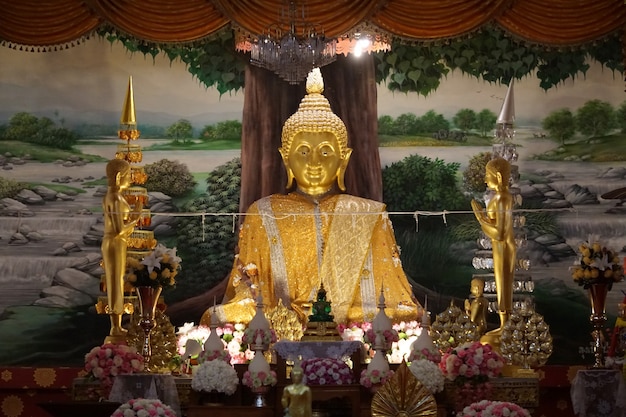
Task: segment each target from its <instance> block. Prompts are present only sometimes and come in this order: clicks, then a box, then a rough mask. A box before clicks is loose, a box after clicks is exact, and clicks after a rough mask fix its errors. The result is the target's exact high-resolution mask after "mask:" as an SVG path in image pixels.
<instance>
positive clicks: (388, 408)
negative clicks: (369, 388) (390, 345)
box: [372, 361, 437, 417]
mask: <svg viewBox="0 0 626 417" xmlns="http://www.w3.org/2000/svg"><path fill="white" fill-rule="evenodd" d="M436 415H437V402H436V401H435V397H434V396H433V394H432V393H431V392H430V391H429V390H428V389H427V388H426V387H424V385H422V383H421V382H420V381H419V380H418V379H417V378H415V376H414V375H413V374H412V373H411V371H410V370H409V367H408V366H407V365H406V362H404V361H403V362H402V364H400V366H399V367H398V370H397V371H396V372H395V374H394V375H393V376H392V377H391V378H390V379H389V380H388V381H387V382H386V383H385V385H383V386H382V387H381V388H380V389H379V390H378V391H377V392H376V394H375V395H374V398H372V417H418V416H421V417H428V416H436Z"/></svg>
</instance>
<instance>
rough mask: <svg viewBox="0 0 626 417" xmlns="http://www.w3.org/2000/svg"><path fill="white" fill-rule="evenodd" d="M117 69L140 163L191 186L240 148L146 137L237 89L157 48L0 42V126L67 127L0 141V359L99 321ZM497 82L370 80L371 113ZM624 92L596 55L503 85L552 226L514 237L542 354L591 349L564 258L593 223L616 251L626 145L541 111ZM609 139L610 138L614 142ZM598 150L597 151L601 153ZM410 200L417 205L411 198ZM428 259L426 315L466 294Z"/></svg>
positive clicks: (169, 226)
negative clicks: (574, 132)
mask: <svg viewBox="0 0 626 417" xmlns="http://www.w3.org/2000/svg"><path fill="white" fill-rule="evenodd" d="M129 76H132V77H133V84H134V94H135V106H136V110H137V120H138V123H139V128H140V130H141V131H142V139H140V141H139V142H138V143H139V144H140V145H141V146H142V148H143V149H144V160H143V162H142V163H143V164H144V165H146V164H151V163H154V162H156V161H160V160H163V159H169V160H175V161H178V162H180V163H181V164H183V165H185V166H186V167H187V168H188V170H189V171H190V172H191V173H192V175H193V180H195V182H196V186H195V190H196V191H197V192H198V193H202V192H203V191H204V189H205V188H206V185H205V182H204V181H205V179H206V178H207V175H209V173H210V172H212V171H213V170H215V169H216V168H217V167H221V166H223V165H224V164H226V163H228V162H230V161H233V159H234V158H236V157H237V156H238V155H239V151H238V150H237V149H226V150H211V151H198V150H192V149H191V148H190V147H189V146H187V147H185V146H182V147H181V150H171V149H168V150H150V149H148V148H149V147H150V146H152V145H155V144H157V145H162V144H163V143H167V142H169V139H163V138H164V137H165V136H167V134H168V132H167V129H168V127H171V126H172V125H173V124H175V123H176V122H179V121H180V120H182V119H184V120H186V121H188V122H189V125H191V127H192V129H193V133H194V137H198V135H199V134H200V132H201V131H202V130H203V129H204V128H205V127H206V126H207V125H215V124H217V123H219V122H224V121H230V120H241V111H242V100H243V98H242V94H241V93H239V94H232V95H231V94H226V95H224V96H221V97H220V96H219V94H218V93H217V92H216V91H214V90H212V89H206V88H204V87H203V86H202V85H200V84H199V83H198V82H197V81H196V80H194V79H193V78H192V76H191V75H190V74H189V73H188V72H186V70H185V68H184V65H183V64H181V63H178V62H172V63H170V62H169V61H168V60H167V59H165V58H163V57H156V58H155V59H154V61H152V60H151V59H146V58H144V57H143V56H133V55H131V54H128V53H127V52H125V51H124V50H123V49H122V47H119V46H110V45H109V44H107V43H104V42H101V41H98V40H91V41H88V42H87V43H85V44H83V45H80V46H77V47H75V48H72V49H69V50H65V51H61V52H55V53H26V52H18V51H13V50H10V49H0V125H1V126H3V127H2V129H7V126H8V125H9V123H10V121H11V120H12V119H13V118H14V117H15V115H16V114H19V115H20V117H24V118H28V117H30V118H32V120H34V121H35V122H36V123H39V124H44V125H46V126H47V127H46V128H48V127H50V128H51V129H53V130H54V129H57V130H54V132H56V133H55V134H56V135H57V136H58V137H64V136H63V135H64V134H67V132H66V130H67V131H70V132H73V134H75V135H76V137H75V138H74V139H78V142H77V144H76V145H74V146H73V147H72V149H73V150H74V152H70V153H68V152H60V151H59V152H58V153H55V152H53V151H50V150H49V149H48V148H46V147H45V146H41V145H31V144H29V145H20V147H18V148H13V147H12V148H11V149H8V148H9V142H2V141H0V150H1V151H2V152H0V153H1V155H0V177H1V178H2V180H3V182H2V186H3V187H13V186H14V184H15V183H16V182H21V183H26V184H28V187H27V188H28V189H27V190H24V191H22V190H21V189H20V190H18V191H19V193H16V194H17V195H16V196H15V197H14V198H12V199H3V200H2V201H0V211H1V216H0V283H1V285H2V287H1V288H2V289H1V291H0V363H2V364H6V365H76V364H78V365H80V364H82V357H83V355H84V354H85V352H87V351H88V350H89V349H90V348H91V347H92V346H94V345H96V344H100V343H101V342H102V340H103V338H104V336H105V335H106V333H107V331H108V319H107V318H106V317H104V316H101V315H97V314H96V313H95V311H94V307H93V305H94V304H95V301H96V299H97V297H98V296H99V295H101V293H100V290H99V283H100V275H101V273H102V269H101V267H100V249H99V238H100V236H101V234H102V223H101V219H100V217H101V216H100V214H99V213H100V204H101V198H102V195H103V192H104V190H105V188H104V185H105V183H104V182H103V180H102V177H103V175H104V165H105V163H106V161H107V160H108V159H111V158H113V157H114V154H115V150H116V145H117V144H118V143H120V142H119V140H118V139H116V130H117V128H118V125H117V124H118V120H119V114H120V111H121V106H122V103H123V100H124V95H125V93H126V85H127V82H128V77H129ZM505 93H506V86H501V85H490V84H488V83H484V82H481V81H477V80H475V79H472V78H468V77H463V76H461V75H460V74H454V73H453V74H451V75H449V76H448V78H447V80H445V81H444V82H443V83H442V85H441V87H440V88H439V89H438V90H437V91H436V92H434V93H433V94H431V95H429V96H428V97H426V98H424V97H417V96H414V95H406V96H405V95H395V96H394V95H392V94H391V93H390V92H388V91H387V90H386V89H385V87H384V86H380V87H379V114H378V116H382V115H389V116H391V117H392V118H397V117H398V116H400V115H403V114H415V115H417V116H418V117H419V116H421V115H423V114H425V113H426V112H428V111H429V110H434V111H435V112H437V113H440V114H443V115H444V116H445V117H446V118H448V119H449V120H452V118H453V117H454V115H455V114H456V113H457V112H458V111H459V110H461V109H465V108H469V109H473V110H475V111H476V112H480V111H481V110H484V109H488V110H490V111H492V112H493V113H496V114H497V113H498V112H499V110H500V107H501V105H502V100H503V97H504V95H505ZM625 99H626V96H625V95H624V93H623V82H622V81H621V80H620V76H619V74H613V73H611V72H610V71H608V70H603V69H602V68H600V67H598V66H594V65H592V69H591V70H590V71H589V72H588V74H587V76H586V77H585V78H584V79H577V80H575V81H574V82H572V81H567V82H565V83H564V84H562V85H559V86H558V87H557V88H555V89H553V90H551V91H548V92H545V91H543V90H542V89H540V88H539V86H538V82H537V81H536V80H534V79H532V78H528V79H524V80H521V81H519V82H518V83H517V84H516V86H515V106H516V115H517V120H516V140H515V142H516V143H517V144H518V152H519V154H520V159H519V161H518V162H517V165H518V166H519V171H520V173H521V174H522V180H521V181H520V188H521V192H522V194H523V195H524V196H525V198H529V199H535V200H537V201H542V202H543V204H542V205H541V206H540V207H539V206H538V207H537V208H540V209H541V210H539V211H538V213H539V216H541V215H544V214H545V215H549V216H552V217H551V220H550V222H551V224H552V225H553V226H554V227H551V228H546V229H545V230H543V231H542V232H541V233H534V234H532V235H529V236H527V239H528V242H529V246H528V247H529V253H530V258H531V261H532V262H531V268H530V270H529V273H530V275H531V276H532V280H533V283H534V285H535V290H534V292H533V293H532V294H530V295H531V296H533V297H534V298H535V302H536V306H537V310H538V312H539V313H541V314H543V315H544V316H545V318H546V321H547V322H548V324H549V325H550V326H551V332H552V335H553V338H554V339H555V346H557V347H558V349H557V351H556V352H555V354H554V355H553V357H552V358H551V361H550V363H590V362H591V361H592V360H593V359H592V356H593V355H592V353H591V350H590V341H591V339H590V336H589V331H590V330H591V329H590V325H589V322H588V315H589V306H588V300H587V299H586V294H585V293H584V292H583V290H582V289H581V288H580V287H578V286H577V285H576V284H575V283H573V281H572V279H571V277H570V272H569V267H570V266H571V265H572V264H573V262H574V260H575V259H576V257H577V254H576V250H577V248H578V245H579V243H580V242H582V241H584V240H587V238H588V235H590V234H596V235H599V236H600V238H601V240H602V242H603V243H605V244H606V245H608V246H610V247H612V248H614V249H616V250H618V251H621V253H620V255H621V256H623V255H624V251H623V249H624V247H625V246H626V215H625V213H624V211H623V210H622V208H621V200H605V199H602V198H601V197H600V196H601V195H602V194H604V193H606V192H609V191H612V190H616V189H619V188H622V187H625V186H626V180H625V179H626V166H625V164H624V162H623V160H624V155H626V150H624V149H623V148H621V147H620V146H621V145H619V144H618V143H619V142H618V141H617V140H618V139H619V138H620V136H619V129H615V130H613V131H612V132H613V133H614V135H610V136H606V137H600V138H595V139H592V140H585V139H586V138H585V137H584V136H581V135H580V134H579V135H578V137H577V138H576V140H577V141H578V142H580V146H579V147H578V148H576V149H571V148H568V147H565V146H564V145H563V144H562V143H559V141H558V140H556V141H555V140H553V138H550V137H549V136H548V135H546V132H545V130H544V129H543V128H542V123H541V122H542V120H543V119H544V118H545V117H546V116H547V115H548V114H550V113H551V112H554V111H556V110H558V109H562V108H569V109H571V111H572V112H576V110H577V109H578V108H580V107H581V106H583V105H584V104H585V103H587V102H588V101H590V100H601V101H603V102H607V103H609V104H610V105H611V106H614V107H615V109H617V108H618V107H619V106H620V105H621V103H622V102H623V101H624V100H625ZM355 105H357V103H355ZM40 127H41V125H40ZM616 127H617V126H616ZM3 132H6V130H3ZM169 133H170V136H171V133H172V132H169ZM71 139H72V138H70V140H71ZM571 140H574V139H571ZM611 141H615V142H614V145H612V144H611V143H613V142H611ZM487 142H488V141H487ZM11 146H15V145H14V144H13V145H11ZM490 150H491V146H490V145H489V144H488V143H484V144H482V145H477V146H467V145H464V144H462V143H458V146H427V147H422V146H419V147H418V146H410V147H406V146H404V147H403V146H394V147H382V148H381V149H380V152H381V162H382V165H383V167H386V166H389V165H391V164H393V163H394V162H397V161H401V160H403V159H404V158H406V157H407V156H409V155H421V156H424V157H427V158H432V159H436V158H439V159H441V160H443V161H445V162H446V163H458V164H459V165H458V167H459V168H458V171H459V172H458V176H459V178H460V177H461V174H462V171H463V170H465V169H466V168H467V167H468V164H469V161H470V160H471V158H472V157H474V156H476V155H478V154H479V153H481V152H489V151H490ZM600 152H604V153H605V154H606V155H604V156H602V157H599V156H598V154H599V153H600ZM7 181H10V182H9V183H7ZM7 184H9V185H7ZM182 204H183V201H182V200H181V199H179V198H175V197H174V198H173V197H172V196H171V195H166V194H164V193H151V200H150V209H151V211H153V212H154V213H159V212H170V213H176V212H177V211H180V206H181V205H182ZM414 209H415V210H416V211H419V210H420V207H415V208H414ZM462 214H466V213H454V212H450V213H448V214H447V215H446V216H447V217H448V219H450V218H452V217H454V216H455V215H462ZM404 216H405V217H406V218H405V219H404V220H405V221H407V218H408V221H415V220H414V219H413V216H412V215H409V214H404ZM423 216H435V217H438V218H440V219H441V222H442V224H444V222H446V221H447V219H446V216H444V215H442V214H441V213H424V212H422V213H419V214H418V223H417V224H416V225H415V229H416V230H417V233H419V218H420V217H422V218H423ZM176 220H177V219H176V216H175V215H172V216H162V217H155V218H154V224H153V226H152V227H153V228H154V229H155V234H156V237H157V239H159V240H160V241H163V242H167V243H168V244H171V245H176V244H177V242H176V238H175V236H176V228H177V227H178V223H177V221H176ZM198 221H200V220H199V219H198ZM203 221H210V219H208V220H207V219H204V220H203ZM202 233H203V230H202V228H201V227H199V228H198V229H197V234H198V236H196V238H198V239H201V238H202V237H201V236H200V235H201V234H202ZM231 233H234V230H231ZM470 243H471V244H470V245H464V246H463V245H461V246H457V247H454V248H453V250H454V251H455V253H454V257H456V258H457V260H458V261H459V262H461V263H463V264H464V265H465V266H466V267H465V270H466V271H467V270H470V269H471V262H472V256H473V255H472V254H473V251H474V250H475V247H474V248H472V245H474V246H475V242H473V243H472V242H470ZM433 262H434V261H433ZM431 266H432V265H431ZM184 267H185V259H183V268H184ZM428 269H429V270H432V269H433V268H428ZM435 269H437V268H435ZM439 271H441V272H440V276H436V277H429V278H428V279H427V280H424V282H422V283H420V282H419V281H420V273H419V271H413V272H415V274H414V276H416V277H417V278H416V281H418V282H417V284H420V285H422V286H423V289H424V290H425V291H427V292H429V293H430V294H431V298H430V300H431V301H430V302H429V307H430V306H435V307H432V308H430V309H431V312H432V314H433V316H434V315H435V314H437V313H438V312H440V311H436V310H433V308H441V305H442V303H437V299H439V300H440V301H441V300H447V299H449V297H450V296H452V295H453V296H455V297H457V298H461V299H462V297H464V296H466V295H464V294H463V291H464V290H463V288H465V287H466V288H467V292H469V279H468V277H467V276H464V277H463V278H459V277H456V276H454V274H455V273H456V272H455V271H456V270H454V269H450V270H446V269H445V268H439ZM446 271H448V272H446ZM474 272H476V273H480V271H474ZM624 288H626V287H625V286H624V284H623V283H620V284H617V285H616V286H615V288H614V289H613V291H612V292H611V293H610V295H609V301H608V303H607V312H608V313H609V322H608V326H609V327H610V325H611V324H612V323H613V322H614V321H615V315H616V313H617V304H618V302H620V301H621V300H622V298H623V294H622V293H621V289H624ZM433 294H435V296H434V297H433ZM178 301H180V300H178ZM199 318H200V317H197V318H196V319H195V320H196V322H197V321H199ZM174 324H175V325H177V326H180V325H182V323H174Z"/></svg>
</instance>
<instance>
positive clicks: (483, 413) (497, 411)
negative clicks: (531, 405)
mask: <svg viewBox="0 0 626 417" xmlns="http://www.w3.org/2000/svg"><path fill="white" fill-rule="evenodd" d="M459 417H530V412H529V411H528V410H526V409H525V408H522V407H520V406H519V405H517V404H515V403H511V402H503V401H489V400H482V401H479V402H476V403H472V404H470V405H468V406H467V407H465V408H464V409H463V411H462V412H461V414H459Z"/></svg>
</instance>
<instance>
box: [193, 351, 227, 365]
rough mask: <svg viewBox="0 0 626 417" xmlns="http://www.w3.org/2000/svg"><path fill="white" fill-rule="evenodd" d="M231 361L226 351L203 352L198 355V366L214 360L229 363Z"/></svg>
mask: <svg viewBox="0 0 626 417" xmlns="http://www.w3.org/2000/svg"><path fill="white" fill-rule="evenodd" d="M231 359H232V358H231V357H230V354H229V353H228V351H227V350H203V351H202V352H200V354H199V355H198V363H200V364H201V363H204V362H210V361H215V360H218V361H224V362H226V363H231Z"/></svg>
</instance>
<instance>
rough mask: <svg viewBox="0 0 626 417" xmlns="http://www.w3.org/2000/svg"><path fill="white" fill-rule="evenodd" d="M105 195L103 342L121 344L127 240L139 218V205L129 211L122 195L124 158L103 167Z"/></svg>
mask: <svg viewBox="0 0 626 417" xmlns="http://www.w3.org/2000/svg"><path fill="white" fill-rule="evenodd" d="M106 175H107V182H108V189H107V193H106V194H105V196H104V198H103V200H102V209H103V211H104V236H103V237H102V247H101V248H102V260H103V262H104V272H105V280H106V292H107V301H108V308H107V313H108V314H109V315H110V317H111V330H110V332H109V336H107V337H106V339H105V342H110V343H124V342H125V341H126V334H127V330H126V329H124V328H123V327H122V315H123V313H124V274H125V272H126V249H127V239H128V237H129V236H130V234H131V233H132V232H133V230H134V229H135V224H136V223H137V220H139V217H140V216H141V209H142V203H141V201H138V202H136V203H135V206H134V207H133V208H132V209H131V207H130V205H129V204H128V202H127V201H126V199H125V198H124V196H123V194H122V193H123V191H124V190H125V189H126V188H128V187H129V186H130V183H131V172H130V164H129V163H128V162H127V161H124V160H123V159H113V160H111V161H109V163H108V164H107V166H106Z"/></svg>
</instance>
